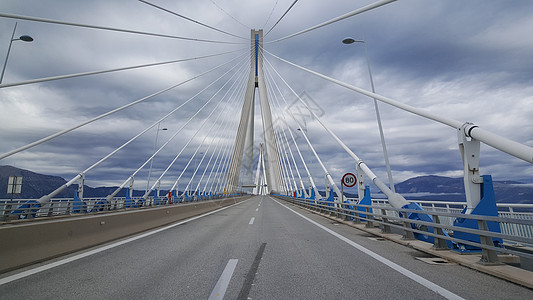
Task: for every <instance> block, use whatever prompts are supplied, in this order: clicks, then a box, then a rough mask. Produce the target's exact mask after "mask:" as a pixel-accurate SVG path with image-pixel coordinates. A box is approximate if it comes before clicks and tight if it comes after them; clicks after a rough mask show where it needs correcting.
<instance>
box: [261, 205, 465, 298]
mask: <svg viewBox="0 0 533 300" xmlns="http://www.w3.org/2000/svg"><path fill="white" fill-rule="evenodd" d="M269 198H270V199H272V200H274V202H276V203H278V204H279V205H281V206H283V207H285V208H286V209H288V210H290V211H292V212H293V213H295V214H297V215H298V216H300V217H302V218H303V219H305V220H307V221H308V222H310V223H311V224H313V225H315V226H317V227H319V228H321V229H322V230H324V231H326V232H327V233H329V234H331V235H333V236H335V237H336V238H338V239H340V240H342V241H344V242H346V243H348V244H349V245H350V246H352V247H354V248H356V249H357V250H359V251H361V252H363V253H365V254H367V255H368V256H370V257H372V258H373V259H375V260H377V261H379V262H381V263H383V264H384V265H386V266H388V267H389V268H391V269H393V270H395V271H397V272H399V273H400V274H402V275H404V276H406V277H407V278H409V279H412V280H414V281H415V282H417V283H419V284H421V285H423V286H425V287H426V288H428V289H430V290H432V291H434V292H436V293H438V294H439V295H441V296H443V297H445V298H446V299H456V300H459V299H462V300H464V298H462V297H460V296H458V295H456V294H454V293H452V292H450V291H448V290H447V289H445V288H443V287H441V286H439V285H437V284H435V283H433V282H431V281H429V280H427V279H426V278H424V277H422V276H420V275H417V274H415V273H413V272H411V271H409V270H407V269H406V268H404V267H402V266H400V265H398V264H396V263H394V262H392V261H390V260H388V259H386V258H385V257H383V256H381V255H379V254H377V253H375V252H373V251H371V250H369V249H367V248H365V247H363V246H361V245H359V244H357V243H356V242H354V241H352V240H350V239H349V238H347V237H345V236H343V235H340V234H339V233H337V232H335V231H333V230H331V229H329V228H327V227H326V226H324V225H322V224H319V223H317V222H315V221H313V220H311V219H309V218H308V217H306V216H304V215H302V214H300V213H299V212H297V211H295V210H293V209H291V208H289V207H288V206H286V205H284V204H282V203H280V202H279V201H277V200H275V199H274V198H272V197H269Z"/></svg>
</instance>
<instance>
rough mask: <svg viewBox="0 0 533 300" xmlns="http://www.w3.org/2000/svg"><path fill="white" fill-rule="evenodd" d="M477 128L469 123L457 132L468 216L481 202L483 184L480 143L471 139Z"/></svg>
mask: <svg viewBox="0 0 533 300" xmlns="http://www.w3.org/2000/svg"><path fill="white" fill-rule="evenodd" d="M476 127H477V126H475V125H474V124H472V123H468V122H467V123H464V124H463V125H462V126H461V127H460V128H459V130H458V132H457V139H458V142H459V150H460V151H461V158H462V159H463V168H464V185H465V195H466V205H467V209H466V213H467V214H469V213H471V212H472V210H474V208H475V207H476V206H477V205H478V203H479V201H480V200H481V189H480V184H481V183H482V182H483V179H482V178H481V177H480V176H479V155H480V142H479V141H478V140H476V139H474V138H472V137H470V131H471V130H472V129H474V128H476Z"/></svg>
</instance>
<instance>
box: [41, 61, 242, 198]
mask: <svg viewBox="0 0 533 300" xmlns="http://www.w3.org/2000/svg"><path fill="white" fill-rule="evenodd" d="M237 58H238V57H237ZM235 59H236V58H234V59H232V60H231V61H230V62H232V61H234V60H235ZM228 63H229V62H226V63H224V64H222V65H226V64H228ZM222 65H219V66H217V67H216V68H217V69H218V68H219V67H221V66H222ZM212 70H214V69H211V70H210V71H212ZM210 71H209V72H210ZM203 74H206V73H203ZM176 86H178V85H176ZM169 89H170V88H167V89H165V90H169ZM190 101H191V99H189V100H188V101H186V102H185V103H183V104H182V105H180V106H178V107H177V108H176V109H174V110H173V111H171V112H170V113H168V114H167V115H165V116H164V117H162V118H161V119H159V120H158V121H156V122H155V123H153V124H152V125H150V126H148V127H147V128H146V129H144V130H143V131H141V132H140V133H138V134H137V135H136V136H134V137H133V138H131V139H130V140H128V141H127V142H125V143H124V144H122V145H121V146H120V147H118V148H116V149H115V150H113V151H112V152H111V153H109V154H108V155H106V156H104V157H103V158H102V159H100V160H99V161H97V162H96V163H94V164H92V165H91V166H90V167H88V168H87V169H85V170H84V171H82V172H81V173H79V174H78V175H76V176H75V177H74V178H72V179H71V180H69V181H68V182H67V183H65V184H63V185H62V186H60V187H59V188H57V189H55V190H54V191H52V192H51V193H50V194H48V195H45V196H43V197H41V198H40V199H39V202H40V203H43V202H48V201H50V199H51V198H52V197H54V196H55V195H57V194H59V193H60V192H61V191H63V190H64V189H66V188H67V187H69V186H70V185H72V184H73V183H74V182H76V181H77V180H79V179H80V178H82V177H84V176H85V174H86V173H87V172H89V171H90V170H92V169H94V168H95V167H97V166H98V165H100V164H101V163H102V162H104V161H106V160H107V159H108V158H110V157H111V156H113V155H114V154H116V153H117V152H118V151H120V150H122V149H123V148H124V147H126V146H127V145H129V144H130V143H131V142H133V141H134V140H136V139H137V138H139V137H140V136H141V135H143V134H144V133H146V132H147V131H148V130H150V129H151V128H153V127H155V126H156V125H157V124H159V123H160V122H162V121H163V120H165V119H166V118H168V117H169V116H170V115H172V114H173V113H175V112H176V111H178V110H179V109H180V108H181V107H183V106H184V105H185V104H187V103H188V102H190ZM136 102H137V101H136ZM130 105H131V103H130ZM80 127H81V126H80Z"/></svg>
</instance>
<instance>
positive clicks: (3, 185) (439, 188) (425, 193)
mask: <svg viewBox="0 0 533 300" xmlns="http://www.w3.org/2000/svg"><path fill="white" fill-rule="evenodd" d="M9 176H23V180H22V194H21V195H17V196H15V197H14V198H22V199H37V198H40V197H41V196H43V195H46V194H48V193H50V192H52V191H53V190H54V189H56V188H57V187H59V186H61V185H63V184H65V183H66V180H65V179H63V178H61V177H59V176H51V175H43V174H38V173H35V172H31V171H28V170H23V169H18V168H15V167H12V166H0V199H7V198H10V197H8V196H7V193H6V192H7V180H8V177H9ZM493 183H494V192H495V194H496V201H497V202H501V203H533V187H532V186H531V185H525V184H521V183H520V182H514V181H494V182H493ZM395 187H396V191H397V192H399V193H400V194H402V195H404V197H405V198H407V199H418V200H442V201H465V195H464V187H463V179H462V178H450V177H443V176H433V175H430V176H419V177H414V178H410V179H408V180H406V181H404V182H400V183H397V184H396V185H395ZM76 189H77V185H76V184H75V185H72V186H70V187H69V188H67V189H65V191H63V192H61V193H60V194H59V195H58V196H57V197H73V195H74V191H75V190H76ZM115 189H116V187H97V188H93V187H89V186H85V187H84V197H88V198H91V197H105V196H107V195H109V194H110V193H112V192H113V191H114V190H115ZM372 192H373V195H374V196H377V197H379V193H376V189H375V187H372ZM125 193H126V189H124V190H123V191H121V192H120V193H119V196H125ZM163 193H164V191H162V192H161V194H163ZM324 194H325V193H324ZM134 195H135V196H142V195H143V191H134ZM352 196H355V195H352Z"/></svg>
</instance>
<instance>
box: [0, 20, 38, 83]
mask: <svg viewBox="0 0 533 300" xmlns="http://www.w3.org/2000/svg"><path fill="white" fill-rule="evenodd" d="M15 31H17V23H15V28H13V33H12V34H11V39H10V40H9V47H8V48H7V54H6V60H5V61H4V67H3V68H2V75H0V84H2V80H3V79H4V73H5V71H6V66H7V60H8V58H9V52H11V44H13V42H14V41H23V42H33V38H32V37H31V36H29V35H21V36H20V37H19V38H18V39H16V38H15Z"/></svg>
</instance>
